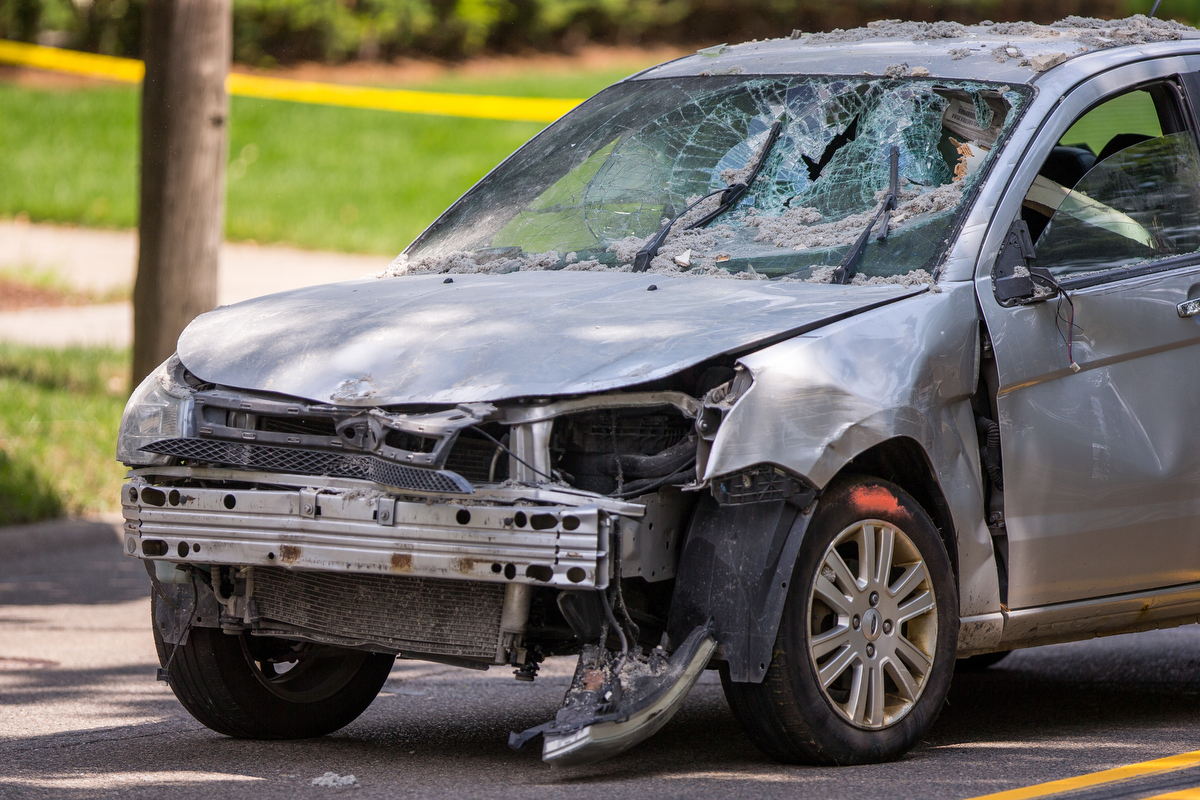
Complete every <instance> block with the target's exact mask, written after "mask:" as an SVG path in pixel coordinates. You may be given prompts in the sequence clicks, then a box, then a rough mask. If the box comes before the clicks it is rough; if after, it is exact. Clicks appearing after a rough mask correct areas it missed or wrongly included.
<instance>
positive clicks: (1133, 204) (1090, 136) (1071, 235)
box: [1022, 84, 1200, 279]
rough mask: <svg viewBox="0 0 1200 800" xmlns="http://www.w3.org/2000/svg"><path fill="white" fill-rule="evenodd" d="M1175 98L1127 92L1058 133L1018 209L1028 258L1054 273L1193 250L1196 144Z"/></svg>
mask: <svg viewBox="0 0 1200 800" xmlns="http://www.w3.org/2000/svg"><path fill="white" fill-rule="evenodd" d="M1177 96H1178V95H1177V94H1176V93H1175V92H1174V91H1172V87H1171V86H1169V85H1167V84H1162V85H1159V86H1155V87H1150V88H1148V89H1138V90H1134V91H1132V92H1127V93H1125V94H1122V95H1119V96H1117V97H1115V98H1111V99H1109V100H1106V101H1105V102H1103V103H1101V104H1100V105H1098V106H1095V107H1093V108H1092V109H1091V110H1090V111H1088V112H1087V113H1086V114H1084V115H1083V116H1082V117H1081V118H1080V119H1079V120H1077V121H1076V123H1075V124H1074V125H1073V126H1072V127H1071V129H1070V130H1068V131H1067V133H1066V134H1065V135H1064V136H1063V138H1062V140H1061V141H1060V142H1059V144H1058V146H1057V147H1055V148H1054V150H1053V151H1052V152H1051V154H1050V156H1049V157H1048V158H1047V160H1046V162H1045V164H1043V166H1042V169H1041V170H1040V172H1039V175H1038V177H1037V179H1036V180H1035V181H1034V184H1033V186H1032V187H1030V189H1029V192H1028V193H1027V194H1026V197H1025V202H1024V208H1023V210H1022V216H1023V217H1024V218H1025V220H1026V222H1027V223H1028V224H1029V227H1030V232H1031V234H1032V236H1033V237H1034V239H1035V242H1036V244H1035V247H1034V250H1035V257H1036V263H1037V264H1038V266H1040V267H1044V268H1046V269H1049V270H1050V272H1051V274H1053V275H1054V276H1055V277H1057V278H1060V279H1061V278H1064V277H1069V276H1072V275H1078V274H1081V273H1093V272H1101V271H1106V270H1110V269H1115V268H1118V267H1128V266H1133V265H1137V264H1141V263H1147V262H1151V261H1155V260H1158V259H1161V258H1166V257H1170V256H1176V255H1184V254H1187V253H1195V252H1198V251H1200V151H1198V150H1197V147H1196V142H1195V138H1194V136H1193V135H1192V133H1191V131H1190V130H1188V129H1187V128H1186V126H1185V125H1184V124H1183V122H1182V120H1183V119H1184V117H1183V115H1182V113H1180V108H1179V102H1178V101H1177V99H1176V98H1177ZM1068 140H1070V141H1071V142H1073V144H1068V143H1067V142H1068ZM1097 148H1098V149H1097ZM1093 153H1094V155H1093Z"/></svg>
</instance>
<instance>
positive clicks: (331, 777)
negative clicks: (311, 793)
mask: <svg viewBox="0 0 1200 800" xmlns="http://www.w3.org/2000/svg"><path fill="white" fill-rule="evenodd" d="M312 785H313V786H321V787H324V788H327V789H338V788H342V787H345V786H354V787H358V786H359V783H358V779H357V778H355V777H354V776H353V775H338V774H337V773H336V772H326V773H325V774H324V775H322V776H321V777H319V778H313V779H312Z"/></svg>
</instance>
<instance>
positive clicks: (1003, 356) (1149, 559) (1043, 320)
mask: <svg viewBox="0 0 1200 800" xmlns="http://www.w3.org/2000/svg"><path fill="white" fill-rule="evenodd" d="M1179 61H1180V59H1174V60H1173V62H1170V63H1168V62H1163V63H1162V64H1158V65H1156V64H1154V63H1153V62H1151V63H1150V64H1149V65H1146V64H1141V65H1137V69H1133V68H1127V69H1124V70H1114V71H1112V72H1110V73H1107V74H1105V75H1103V76H1101V77H1098V78H1093V79H1092V80H1091V81H1088V82H1086V83H1084V84H1081V85H1080V86H1079V87H1077V88H1076V89H1075V90H1073V91H1072V92H1071V93H1069V94H1068V95H1067V96H1066V97H1065V98H1064V99H1063V102H1062V103H1061V104H1060V106H1059V107H1058V109H1057V111H1056V112H1055V113H1054V114H1052V115H1051V116H1050V118H1049V119H1048V120H1047V123H1046V124H1045V126H1044V127H1043V129H1042V130H1041V132H1040V133H1039V135H1038V136H1037V138H1036V139H1035V140H1034V142H1033V144H1032V145H1031V146H1030V148H1029V150H1028V151H1027V152H1026V155H1025V157H1026V159H1029V158H1033V159H1035V160H1036V161H1037V162H1038V163H1039V164H1041V167H1040V168H1039V169H1038V175H1037V176H1036V177H1033V179H1032V180H1031V176H1030V170H1028V169H1026V170H1024V171H1022V170H1018V172H1017V177H1016V178H1015V179H1014V181H1013V182H1012V183H1011V184H1010V185H1009V187H1008V190H1007V192H1006V195H1005V202H1002V203H1001V204H1000V206H998V208H997V217H996V219H995V220H994V221H993V227H999V228H1001V229H1002V231H1001V232H1002V233H1003V232H1005V231H1008V230H1011V229H1010V228H1009V225H1010V223H1011V222H1013V221H1014V220H1015V219H1016V218H1017V216H1018V214H1017V212H1016V210H1015V207H1016V206H1017V203H1019V204H1020V209H1021V211H1020V212H1019V213H1020V214H1021V216H1022V217H1023V218H1024V219H1023V221H1024V222H1025V223H1026V224H1027V225H1028V227H1029V230H1030V233H1031V234H1032V240H1033V253H1034V261H1033V266H1034V267H1035V268H1042V269H1045V270H1048V272H1049V274H1050V275H1052V276H1053V277H1054V279H1055V280H1057V281H1058V283H1059V284H1060V285H1061V287H1062V288H1063V290H1064V291H1065V293H1066V296H1065V297H1064V296H1063V295H1062V294H1059V295H1058V296H1057V297H1053V298H1051V299H1048V300H1043V301H1041V302H1028V303H1021V302H1016V303H1012V304H1008V303H1002V302H1001V301H1000V300H998V299H997V294H996V291H995V286H994V282H993V281H992V280H991V276H990V272H991V269H992V266H993V265H992V264H984V263H983V262H982V260H981V263H980V268H979V273H978V274H977V287H978V295H979V302H980V307H981V309H982V311H983V315H984V318H985V321H986V325H987V329H988V332H989V335H990V336H991V341H992V345H993V352H994V357H995V359H996V371H997V376H998V381H997V383H998V385H997V387H996V411H997V413H998V421H999V423H1000V429H1001V450H1002V454H1003V478H1004V492H1003V508H1004V523H1003V533H1004V534H1005V536H1006V538H1007V548H1008V565H1007V568H1008V596H1007V604H1008V607H1009V608H1013V609H1016V608H1028V607H1033V606H1042V605H1047V604H1053V603H1061V602H1067V601H1073V600H1081V599H1085V598H1095V597H1102V596H1109V595H1117V594H1123V593H1129V592H1136V591H1140V590H1146V589H1153V588H1156V587H1164V586H1172V585H1178V584H1183V583H1190V582H1193V581H1200V316H1183V315H1182V314H1187V313H1189V308H1188V307H1187V306H1186V305H1185V306H1183V307H1182V309H1183V310H1182V311H1181V310H1180V307H1181V305H1180V304H1186V303H1187V301H1189V300H1200V150H1198V148H1197V141H1196V136H1195V125H1194V116H1193V115H1192V114H1191V112H1190V110H1189V105H1190V104H1189V102H1188V100H1187V90H1186V85H1187V84H1188V83H1190V79H1185V78H1183V77H1181V76H1178V75H1171V74H1164V75H1162V76H1161V77H1149V76H1152V75H1153V74H1154V72H1155V71H1156V70H1157V71H1163V70H1167V69H1169V68H1172V67H1173V68H1174V69H1178V67H1179V63H1178V62H1179ZM1147 109H1149V110H1147ZM1098 112H1107V113H1098ZM1105 126H1108V127H1107V128H1106V127H1105ZM1089 137H1091V141H1088V139H1089ZM1076 140H1078V141H1076ZM1101 141H1103V142H1104V144H1103V145H1099V142H1101ZM1064 148H1073V149H1074V150H1075V151H1076V152H1074V153H1071V152H1064ZM1089 153H1090V154H1091V155H1092V156H1094V158H1089ZM1072 159H1074V160H1075V161H1076V162H1077V163H1076V165H1075V166H1074V168H1067V167H1070V162H1071V161H1072ZM1064 165H1066V166H1064ZM1064 169H1065V171H1064ZM1022 176H1024V177H1023V179H1022ZM1014 194H1015V195H1016V197H1017V202H1013V200H1012V199H1011V195H1014ZM1006 208H1007V213H1008V217H1007V219H1005V218H1004V217H1003V216H1001V215H1002V214H1003V213H1004V212H1005V209H1006ZM990 235H991V234H990V233H989V236H990ZM985 252H987V250H986V248H985ZM1003 256H1004V254H1003V253H1001V257H1003ZM1043 283H1044V282H1043ZM1006 306H1007V307H1006Z"/></svg>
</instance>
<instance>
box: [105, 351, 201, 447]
mask: <svg viewBox="0 0 1200 800" xmlns="http://www.w3.org/2000/svg"><path fill="white" fill-rule="evenodd" d="M183 372H184V369H183V364H182V363H180V361H179V356H177V355H173V356H171V357H170V358H168V359H167V360H166V361H165V362H164V363H163V364H162V366H160V367H159V368H158V369H156V370H155V371H154V372H152V373H150V374H149V375H147V376H146V379H145V380H143V381H142V382H141V383H140V384H139V385H138V387H137V389H134V391H133V394H132V395H131V396H130V398H129V402H128V403H126V404H125V413H124V414H123V415H122V416H121V432H120V433H119V434H117V460H118V461H120V462H121V463H123V464H128V465H130V466H145V465H149V464H160V465H161V464H170V463H172V462H173V461H174V460H175V457H174V456H164V455H158V454H155V453H144V452H142V451H141V448H142V447H143V446H145V445H148V444H150V443H151V442H157V441H158V440H160V439H178V438H183V437H187V436H191V435H192V428H193V425H192V390H191V388H189V387H188V385H187V384H186V383H184V380H183Z"/></svg>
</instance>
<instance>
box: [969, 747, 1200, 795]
mask: <svg viewBox="0 0 1200 800" xmlns="http://www.w3.org/2000/svg"><path fill="white" fill-rule="evenodd" d="M1195 766H1200V750H1194V751H1192V752H1190V753H1181V754H1180V755H1177V756H1167V757H1166V758H1156V759H1154V760H1153V761H1143V762H1141V763H1140V764H1129V765H1128V766H1124V767H1115V768H1114V769H1106V770H1103V771H1102V772H1093V773H1091V774H1090V775H1079V776H1078V777H1075V778H1063V779H1061V780H1057V781H1050V782H1049V783H1039V784H1037V785H1036V786H1026V787H1024V788H1022V789H1009V790H1008V791H1006V792H996V793H995V794H985V795H981V796H980V797H974V798H972V799H971V800H1028V798H1033V797H1049V796H1050V795H1055V794H1062V793H1063V792H1073V791H1075V790H1077V789H1087V788H1089V787H1091V786H1100V785H1102V784H1106V783H1116V782H1117V781H1125V780H1129V779H1130V778H1141V777H1144V776H1146V775H1155V774H1158V773H1161V772H1174V771H1176V770H1181V769H1187V768H1189V767H1195ZM1162 796H1163V797H1175V795H1162ZM1180 800H1200V793H1198V794H1195V795H1184V796H1180Z"/></svg>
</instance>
